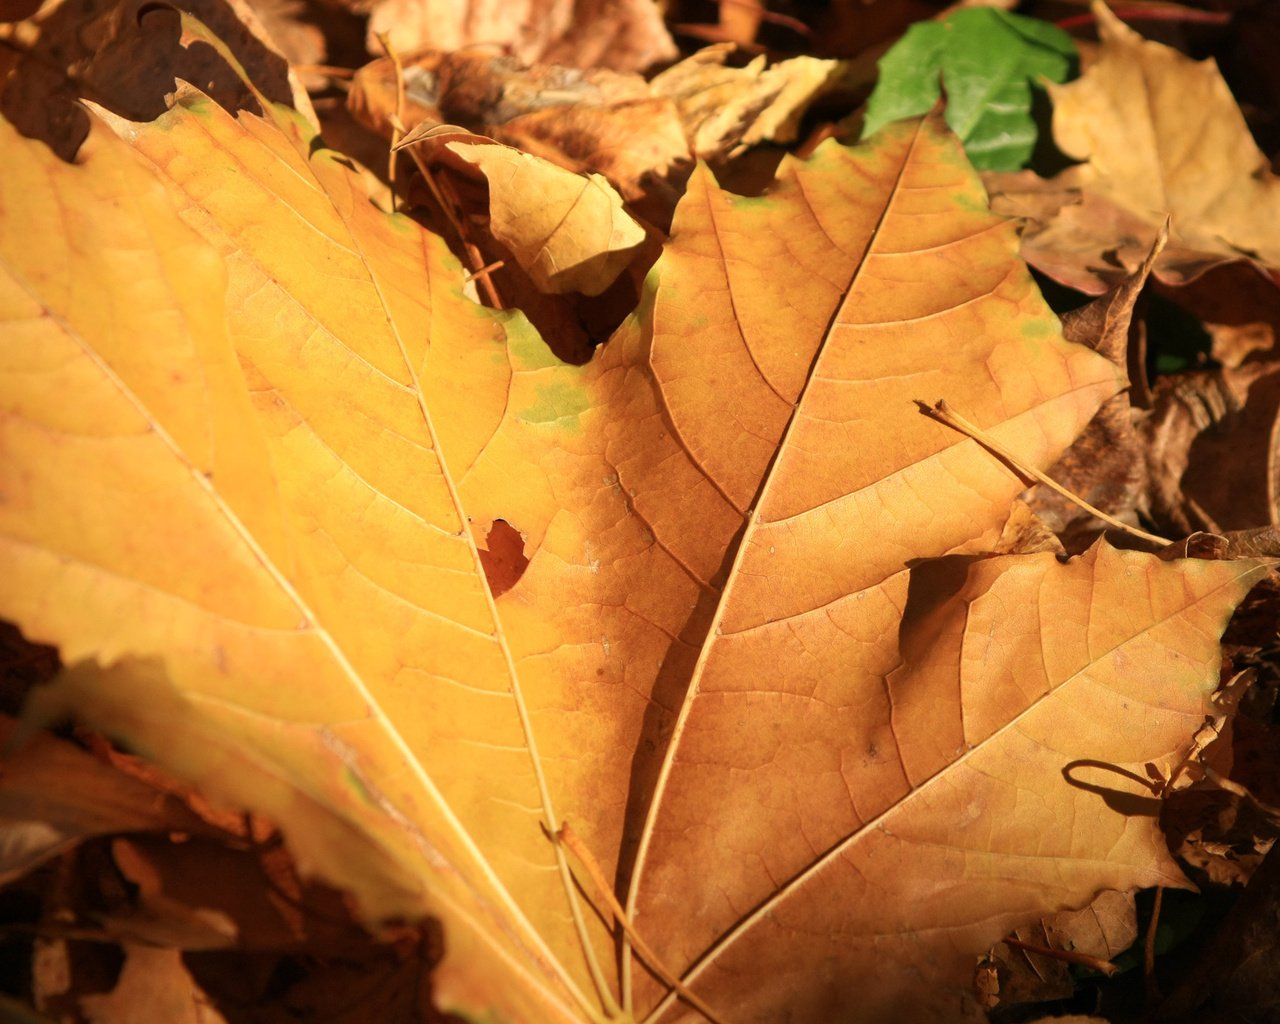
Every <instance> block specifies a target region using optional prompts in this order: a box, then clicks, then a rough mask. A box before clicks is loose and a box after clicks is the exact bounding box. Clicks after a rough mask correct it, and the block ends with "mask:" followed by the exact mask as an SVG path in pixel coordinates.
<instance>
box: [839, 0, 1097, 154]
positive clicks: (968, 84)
mask: <svg viewBox="0 0 1280 1024" xmlns="http://www.w3.org/2000/svg"><path fill="white" fill-rule="evenodd" d="M1075 63H1076V48H1075V43H1073V42H1072V40H1071V37H1070V36H1069V35H1067V34H1066V33H1065V32H1063V31H1062V30H1061V29H1058V28H1055V27H1054V26H1053V25H1050V24H1048V23H1047V22H1043V21H1038V20H1036V19H1034V18H1025V17H1022V16H1020V15H1017V14H1009V13H1007V12H1005V11H1000V10H996V9H994V8H991V7H978V8H969V9H966V10H961V11H957V12H956V13H955V14H953V15H952V16H951V17H949V18H946V19H944V20H940V21H926V22H918V23H917V24H915V25H912V26H911V28H909V29H908V30H907V32H906V34H905V35H904V36H903V37H902V38H901V39H900V40H898V42H897V43H896V44H895V45H894V46H893V47H892V49H890V50H889V52H888V53H886V54H885V55H884V56H883V57H882V58H881V59H880V65H879V67H880V81H879V83H878V84H877V85H876V88H875V91H874V92H873V93H872V94H871V99H870V100H869V101H868V103H867V119H866V124H865V126H864V128H863V131H862V137H863V138H864V139H865V138H867V137H868V136H870V135H872V134H873V133H875V132H877V131H879V130H880V129H881V128H883V127H884V126H885V125H886V124H889V123H891V122H893V121H899V120H902V119H903V118H907V117H919V116H920V115H921V114H925V113H927V112H928V111H929V110H930V109H932V107H933V105H934V104H935V103H937V101H938V99H939V98H940V97H941V95H942V91H943V89H945V90H946V101H947V112H946V120H947V126H948V127H949V128H950V129H951V130H952V131H953V132H955V133H956V134H957V135H958V136H959V137H960V140H961V141H962V142H963V143H964V148H965V152H966V153H967V154H968V155H969V159H970V160H971V161H972V162H973V165H974V166H975V167H977V168H979V169H980V170H991V171H1014V170H1017V169H1018V168H1020V167H1023V166H1025V164H1026V163H1027V162H1028V160H1029V159H1030V158H1031V153H1032V150H1034V148H1035V144H1036V135H1037V129H1036V122H1035V120H1034V119H1033V118H1032V116H1031V105H1032V85H1033V84H1036V83H1039V82H1040V81H1042V80H1044V79H1048V80H1049V81H1052V82H1064V81H1066V79H1067V77H1068V75H1069V74H1071V72H1072V71H1073V70H1074V66H1075Z"/></svg>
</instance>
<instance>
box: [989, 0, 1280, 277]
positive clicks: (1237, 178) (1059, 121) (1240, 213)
mask: <svg viewBox="0 0 1280 1024" xmlns="http://www.w3.org/2000/svg"><path fill="white" fill-rule="evenodd" d="M1093 9H1094V14H1095V16H1096V18H1097V20H1098V26H1099V34H1100V37H1101V40H1102V46H1101V48H1100V50H1099V53H1098V58H1097V60H1096V61H1095V62H1094V63H1093V64H1092V66H1090V68H1089V69H1088V70H1087V71H1086V72H1085V74H1084V75H1082V76H1081V77H1080V78H1079V79H1078V80H1077V81H1074V82H1070V83H1068V84H1066V85H1060V86H1051V87H1050V89H1049V93H1050V96H1051V98H1052V100H1053V108H1054V112H1053V137H1054V140H1055V142H1056V143H1057V144H1058V146H1059V148H1060V149H1061V150H1062V151H1063V152H1064V153H1066V154H1067V155H1068V156H1070V157H1071V158H1073V159H1075V160H1080V161H1084V163H1083V165H1082V166H1078V167H1071V168H1068V169H1067V170H1065V171H1063V172H1062V173H1061V174H1060V175H1058V176H1057V177H1055V178H1051V179H1047V180H1045V179H1040V178H1038V177H1036V176H1035V175H1034V174H1032V173H1031V172H1024V173H1023V174H1021V175H1017V176H1012V175H996V176H992V177H991V178H989V179H988V187H989V188H990V189H991V191H992V194H993V196H994V203H995V208H996V209H997V210H999V211H1001V212H1006V213H1009V214H1012V215H1016V216H1026V217H1027V218H1028V220H1029V222H1030V227H1029V228H1028V231H1027V235H1026V240H1025V242H1024V245H1023V255H1024V257H1025V258H1026V259H1027V260H1028V261H1030V262H1031V263H1032V264H1034V265H1035V266H1037V267H1039V268H1041V269H1043V270H1044V271H1045V272H1046V273H1048V274H1050V275H1052V276H1053V277H1055V278H1057V279H1059V280H1062V281H1064V282H1066V283H1068V284H1071V285H1072V286H1073V287H1076V288H1079V289H1081V290H1083V291H1088V292H1092V293H1097V292H1101V291H1105V290H1106V288H1107V286H1108V283H1110V282H1113V281H1114V280H1115V279H1116V277H1117V261H1118V262H1119V264H1122V266H1123V268H1125V269H1128V270H1132V269H1133V268H1134V267H1136V266H1137V265H1138V264H1140V263H1141V262H1142V259H1143V257H1144V256H1145V254H1146V251H1147V250H1148V249H1149V248H1150V246H1151V242H1152V240H1153V239H1154V238H1155V236H1156V233H1157V232H1158V231H1159V230H1160V227H1161V225H1162V224H1163V223H1164V221H1165V218H1166V216H1169V217H1171V218H1172V224H1171V226H1170V242H1169V245H1168V246H1167V247H1166V249H1165V251H1164V252H1163V253H1162V254H1161V257H1160V259H1159V260H1158V261H1157V262H1156V265H1155V269H1154V273H1155V275H1156V276H1157V277H1158V278H1160V279H1161V280H1163V281H1167V282H1170V283H1174V284H1182V283H1185V282H1187V281H1190V280H1193V279H1194V278H1196V277H1198V276H1199V275H1200V274H1203V273H1205V272H1206V271H1207V270H1209V269H1211V268H1212V267H1214V266H1218V265H1220V264H1223V263H1227V262H1231V261H1236V260H1250V261H1253V262H1254V263H1256V264H1257V265H1258V266H1260V267H1262V268H1264V269H1272V268H1275V267H1277V266H1280V245H1277V242H1276V238H1277V237H1278V234H1280V186H1278V185H1277V182H1276V178H1275V176H1274V175H1273V174H1272V173H1271V169H1270V165H1269V162H1268V160H1267V158H1266V156H1265V155H1264V154H1263V153H1262V152H1261V151H1260V150H1259V149H1258V146H1257V144H1256V143H1255V142H1254V140H1253V136H1252V135H1251V134H1250V132H1249V128H1248V126H1247V125H1246V124H1245V120H1244V117H1243V115H1242V114H1241V112H1240V108H1239V107H1238V106H1237V105H1236V101H1235V99H1234V98H1233V97H1232V95H1231V91H1230V90H1229V89H1228V87H1227V84H1226V82H1225V81H1224V80H1223V78H1222V75H1221V73H1220V72H1219V71H1218V68H1217V65H1216V64H1215V63H1214V62H1213V61H1212V60H1206V61H1195V60H1192V59H1191V58H1189V57H1186V56H1184V55H1183V54H1181V53H1179V52H1178V51H1176V50H1174V49H1171V48H1170V47H1167V46H1164V45H1162V44H1161V43H1158V42H1154V41H1150V40H1145V39H1143V38H1142V36H1140V35H1139V34H1138V33H1137V32H1135V31H1134V30H1133V29H1131V28H1129V27H1127V26H1126V25H1125V24H1124V23H1123V22H1121V21H1120V20H1119V19H1118V18H1117V17H1116V16H1115V15H1113V14H1112V13H1111V12H1110V10H1108V8H1107V7H1106V5H1105V4H1102V3H1100V2H1095V4H1094V8H1093ZM1109 254H1113V255H1109ZM1123 273H1124V269H1121V270H1120V271H1119V274H1120V276H1123Z"/></svg>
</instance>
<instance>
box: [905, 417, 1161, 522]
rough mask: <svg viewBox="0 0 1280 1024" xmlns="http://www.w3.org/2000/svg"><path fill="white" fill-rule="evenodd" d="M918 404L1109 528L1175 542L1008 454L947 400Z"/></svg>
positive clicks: (997, 442)
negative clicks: (1126, 519) (1131, 522)
mask: <svg viewBox="0 0 1280 1024" xmlns="http://www.w3.org/2000/svg"><path fill="white" fill-rule="evenodd" d="M916 404H917V405H918V406H919V407H920V410H921V412H923V413H925V415H927V416H931V417H933V418H934V419H935V420H938V421H939V422H940V423H944V424H946V425H947V426H948V427H951V428H952V429H953V430H958V431H960V433H962V434H967V435H968V436H969V437H971V438H973V439H974V440H975V441H977V442H978V443H979V444H980V445H982V446H983V447H984V448H987V449H989V450H991V451H992V452H994V453H995V454H996V455H998V456H1000V458H1001V459H1003V460H1004V461H1005V462H1007V463H1008V464H1009V465H1010V466H1012V467H1013V468H1014V469H1015V470H1017V471H1018V472H1019V473H1021V474H1022V475H1023V476H1025V477H1029V478H1030V479H1032V480H1035V481H1038V482H1039V483H1042V484H1044V485H1045V486H1046V487H1048V488H1049V489H1050V490H1052V491H1054V492H1055V493H1057V494H1060V495H1062V497H1064V498H1066V499H1067V501H1069V502H1071V503H1073V504H1075V505H1078V506H1079V507H1080V508H1082V509H1084V510H1085V511H1086V512H1088V513H1089V515H1091V516H1094V517H1095V518H1097V519H1101V520H1102V521H1103V522H1104V523H1106V524H1107V525H1108V526H1114V527H1115V528H1116V529H1117V530H1123V531H1124V532H1125V533H1127V534H1129V535H1130V536H1133V537H1138V538H1140V539H1142V540H1145V541H1149V542H1151V543H1153V544H1161V545H1164V544H1172V543H1173V542H1172V541H1171V540H1169V539H1168V538H1167V537H1158V536H1156V535H1155V534H1154V533H1147V531H1146V530H1140V529H1138V527H1136V526H1130V525H1129V524H1128V523H1122V522H1121V521H1120V520H1119V519H1117V518H1115V516H1111V515H1108V514H1107V513H1106V512H1103V511H1102V509H1100V508H1094V507H1093V506H1092V505H1090V504H1089V503H1088V502H1087V501H1085V500H1084V499H1083V498H1081V497H1080V496H1079V495H1077V494H1073V493H1072V492H1071V491H1069V490H1067V489H1066V488H1065V487H1063V486H1062V485H1061V484H1060V483H1058V482H1057V481H1056V480H1054V479H1053V478H1052V477H1050V476H1048V475H1046V474H1044V473H1041V472H1040V470H1038V469H1035V468H1033V467H1031V466H1028V465H1026V464H1025V463H1024V462H1023V461H1022V460H1021V459H1019V458H1018V457H1017V456H1016V455H1014V454H1013V452H1011V451H1009V449H1008V448H1006V447H1005V446H1004V445H1002V444H1001V443H1000V442H999V441H997V440H996V439H995V438H993V437H992V436H991V435H990V434H988V433H987V432H986V431H985V430H983V429H982V428H981V427H979V426H976V425H975V424H973V423H970V422H969V421H968V420H967V419H965V418H964V417H963V416H961V415H960V414H959V413H957V412H956V411H955V410H953V409H952V408H951V407H950V406H949V405H947V403H946V400H945V399H939V400H938V401H937V402H936V403H935V404H934V405H932V406H930V405H929V404H928V403H926V402H921V401H919V400H917V402H916Z"/></svg>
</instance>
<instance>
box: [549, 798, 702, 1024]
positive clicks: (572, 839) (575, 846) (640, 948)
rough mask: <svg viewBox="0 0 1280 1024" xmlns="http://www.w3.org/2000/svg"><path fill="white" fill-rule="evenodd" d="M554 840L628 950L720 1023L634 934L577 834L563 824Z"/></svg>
mask: <svg viewBox="0 0 1280 1024" xmlns="http://www.w3.org/2000/svg"><path fill="white" fill-rule="evenodd" d="M555 838H556V842H557V843H559V844H560V845H561V846H563V847H564V848H565V849H566V850H568V851H569V852H570V853H572V854H573V855H574V857H575V858H577V861H578V863H579V864H581V865H582V868H583V870H584V871H586V873H587V876H588V877H589V878H590V879H591V884H592V886H593V887H594V888H595V890H596V894H597V896H598V897H599V898H600V900H601V901H602V902H603V903H604V904H605V906H607V907H608V908H609V912H610V914H612V916H613V918H614V920H615V921H617V922H618V925H619V927H621V928H622V930H623V931H624V932H626V935H627V938H628V939H630V940H631V945H632V948H634V949H635V951H636V952H637V953H639V954H640V958H641V959H642V960H644V962H645V963H647V964H648V965H649V967H650V968H652V970H653V973H654V974H656V975H657V976H658V977H659V978H660V979H661V980H662V981H663V983H664V984H666V985H669V986H670V987H671V988H673V989H675V991H676V994H677V995H679V996H680V997H681V998H682V999H683V1000H684V1001H685V1002H687V1003H688V1004H689V1005H690V1006H692V1007H693V1008H694V1009H695V1010H697V1011H698V1012H699V1013H701V1014H702V1015H703V1016H704V1017H706V1018H707V1020H709V1021H711V1022H712V1024H721V1022H720V1018H719V1017H717V1016H716V1015H715V1013H714V1012H712V1010H711V1007H709V1006H708V1005H707V1004H706V1003H704V1002H703V1001H702V999H701V998H700V997H699V996H697V995H696V994H694V993H693V992H692V991H690V989H689V988H688V987H687V986H686V985H685V984H684V982H682V981H681V980H680V979H679V978H677V977H676V976H675V974H673V973H672V972H671V971H669V970H668V969H667V967H666V965H664V964H663V962H662V960H661V959H659V957H658V954H657V953H655V952H654V951H653V950H652V949H650V948H649V944H648V943H647V942H645V941H644V939H642V938H640V935H639V933H637V932H636V930H635V928H634V926H633V925H632V924H631V922H630V921H629V920H628V919H627V912H626V911H625V910H623V909H622V904H621V903H619V902H618V897H617V896H615V895H614V894H613V889H612V888H610V886H609V883H608V881H607V880H606V879H605V877H604V872H603V871H601V870H600V865H599V864H597V863H596V859H595V858H594V857H593V856H591V851H590V850H588V849H587V847H586V844H585V843H583V841H582V840H581V839H579V838H578V834H577V833H576V832H574V831H573V829H572V828H570V827H569V823H568V822H567V821H566V822H565V823H564V825H562V826H561V828H560V831H559V832H557V833H556V835H555Z"/></svg>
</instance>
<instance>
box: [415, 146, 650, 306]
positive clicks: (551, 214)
mask: <svg viewBox="0 0 1280 1024" xmlns="http://www.w3.org/2000/svg"><path fill="white" fill-rule="evenodd" d="M415 144H419V145H421V146H423V147H430V148H432V149H435V150H443V153H442V158H443V159H445V160H449V161H450V162H451V164H452V165H456V166H461V167H463V168H468V169H472V170H473V173H474V172H478V173H479V175H480V176H481V177H482V178H483V180H484V181H485V182H486V183H487V184H488V186H489V216H488V230H489V231H490V232H491V233H492V234H493V237H494V238H495V239H497V240H498V241H499V242H501V243H502V244H503V245H505V246H506V247H507V248H508V249H510V250H511V252H512V254H513V255H514V256H515V258H516V260H517V262H518V263H519V264H520V266H521V267H522V268H523V269H524V271H525V272H526V273H528V274H529V276H530V277H531V278H532V280H533V283H534V284H535V285H536V286H537V287H538V288H540V289H542V290H543V291H546V292H551V293H553V294H563V293H565V292H581V293H582V294H584V295H599V294H600V293H601V292H603V291H604V290H605V289H606V288H608V287H609V285H611V284H613V282H614V281H615V280H616V279H617V277H618V275H619V274H620V273H622V271H623V269H624V268H625V267H626V266H627V264H628V263H629V262H630V261H631V259H632V258H633V257H634V256H635V250H636V249H637V248H638V247H639V246H640V244H641V243H642V242H643V241H644V237H645V235H644V228H642V227H640V225H639V224H637V223H636V222H635V221H634V220H633V219H632V218H631V217H630V216H629V215H628V214H627V212H626V211H625V210H624V209H623V206H622V197H621V196H619V195H618V193H617V192H616V191H615V190H614V188H613V186H612V185H610V184H609V182H608V181H606V180H605V179H604V178H603V177H602V176H601V175H599V174H591V175H579V174H572V173H570V172H569V171H566V170H564V169H563V168H561V167H557V166H556V165H555V164H553V163H550V162H548V161H546V160H543V159H541V158H539V157H536V156H532V155H531V154H529V153H522V152H520V150H518V149H513V148H512V147H510V146H503V145H501V144H500V143H497V142H494V141H493V140H492V139H486V138H484V137H483V136H481V135H472V134H470V133H469V132H464V131H460V130H458V129H456V128H450V127H448V126H441V127H439V128H429V129H427V130H425V131H422V130H415V131H412V132H410V133H409V134H408V135H406V136H405V137H404V138H403V139H402V140H401V141H400V144H399V145H400V147H405V146H412V145H415Z"/></svg>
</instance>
